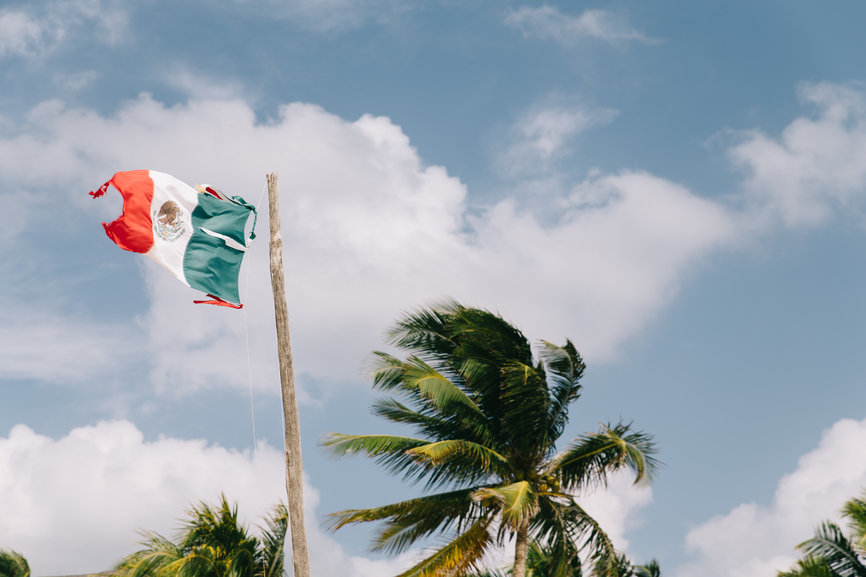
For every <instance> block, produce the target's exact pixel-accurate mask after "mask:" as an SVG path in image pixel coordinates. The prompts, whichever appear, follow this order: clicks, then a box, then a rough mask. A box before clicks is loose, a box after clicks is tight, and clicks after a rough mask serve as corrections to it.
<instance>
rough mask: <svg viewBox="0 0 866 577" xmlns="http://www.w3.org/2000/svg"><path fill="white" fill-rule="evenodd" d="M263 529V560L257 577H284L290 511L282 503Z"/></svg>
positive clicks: (258, 564)
mask: <svg viewBox="0 0 866 577" xmlns="http://www.w3.org/2000/svg"><path fill="white" fill-rule="evenodd" d="M265 522H266V526H265V527H263V528H262V540H261V543H262V551H261V559H260V560H259V563H257V566H256V574H255V575H256V577H282V576H283V573H285V545H286V534H287V533H288V531H289V510H288V509H287V508H286V506H285V505H283V504H282V503H280V504H278V505H277V506H276V507H274V510H273V511H272V512H271V514H270V515H269V516H268V517H267V518H266V519H265Z"/></svg>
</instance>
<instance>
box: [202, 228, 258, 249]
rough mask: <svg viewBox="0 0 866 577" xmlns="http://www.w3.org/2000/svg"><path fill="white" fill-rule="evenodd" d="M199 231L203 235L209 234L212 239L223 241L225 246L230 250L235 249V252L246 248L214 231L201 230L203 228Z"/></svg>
mask: <svg viewBox="0 0 866 577" xmlns="http://www.w3.org/2000/svg"><path fill="white" fill-rule="evenodd" d="M199 230H200V231H202V232H203V233H205V234H209V235H211V236H213V237H216V238H221V239H223V241H225V243H226V245H227V246H229V247H231V248H233V249H235V250H244V251H245V250H247V247H245V246H244V245H242V244H241V243H239V242H238V241H236V240H235V239H233V238H229V237H227V236H226V235H224V234H220V233H218V232H214V231H212V230H208V229H206V228H203V227H199Z"/></svg>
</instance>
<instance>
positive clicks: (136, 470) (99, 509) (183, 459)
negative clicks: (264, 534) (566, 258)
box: [0, 421, 651, 577]
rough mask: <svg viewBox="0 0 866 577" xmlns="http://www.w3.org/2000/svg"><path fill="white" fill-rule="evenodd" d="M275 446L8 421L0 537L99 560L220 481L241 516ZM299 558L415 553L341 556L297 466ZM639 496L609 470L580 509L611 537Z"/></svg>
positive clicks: (317, 563)
mask: <svg viewBox="0 0 866 577" xmlns="http://www.w3.org/2000/svg"><path fill="white" fill-rule="evenodd" d="M283 463H284V462H283V455H282V452H281V451H279V450H277V449H275V448H273V447H271V446H269V445H267V444H266V443H260V444H259V447H258V455H257V457H256V458H254V456H253V454H252V451H249V450H246V451H243V452H238V451H234V450H229V449H225V448H223V447H220V446H218V445H208V444H207V443H206V442H205V441H200V440H181V439H172V438H164V437H161V438H159V439H158V440H156V441H150V442H149V441H145V440H144V438H143V435H142V434H141V432H140V431H139V430H138V429H137V428H136V427H135V425H133V424H132V423H130V422H128V421H113V422H102V423H99V424H97V425H93V426H88V427H80V428H77V429H73V430H72V431H71V432H70V433H69V434H68V435H66V436H65V437H62V438H60V439H58V440H53V439H51V438H49V437H45V436H42V435H38V434H36V433H35V432H34V431H33V430H31V429H30V428H28V427H27V426H25V425H16V426H15V427H13V429H12V430H11V431H10V433H9V435H8V437H5V438H4V437H0V510H2V511H3V516H2V517H0V542H2V543H3V546H4V547H6V548H12V549H16V550H18V551H20V552H21V553H23V554H24V556H25V557H27V558H28V560H29V561H30V565H31V568H32V570H33V574H34V575H58V574H84V573H92V572H97V571H104V570H107V569H109V568H110V567H112V566H113V564H114V563H116V562H117V561H119V560H120V559H121V558H122V557H124V556H125V555H128V554H129V553H131V552H133V551H135V550H136V549H137V548H138V547H137V545H136V541H138V539H139V535H138V534H137V533H136V530H137V529H146V530H149V531H156V532H158V533H160V534H162V535H165V536H169V537H170V536H173V535H174V531H175V530H176V529H177V528H178V519H179V518H181V517H182V516H183V511H185V510H186V509H187V508H188V507H189V506H190V505H191V504H193V503H197V502H199V501H202V500H203V501H205V502H209V503H213V502H215V501H216V499H217V498H218V496H219V494H220V493H225V494H226V496H227V497H228V498H229V500H230V501H236V502H238V503H239V513H240V518H241V521H242V522H243V523H245V524H246V525H248V526H252V527H253V529H254V530H255V524H256V523H259V522H261V518H262V516H263V515H265V514H266V513H267V511H268V510H269V509H270V507H271V506H273V505H274V504H275V503H277V502H278V501H281V500H282V501H285V499H284V496H285V484H284V483H285V469H284V464H283ZM304 496H305V515H306V520H307V532H308V543H309V547H310V557H311V570H312V572H313V574H314V575H320V576H321V577H344V576H347V575H348V576H351V577H388V576H390V575H394V574H397V573H399V572H400V571H402V570H404V569H406V568H408V567H409V566H410V565H411V564H412V563H413V561H414V560H415V559H416V558H417V556H418V555H419V554H420V552H419V551H417V550H412V551H409V552H407V553H405V554H402V555H400V556H398V557H395V558H394V559H389V560H373V559H368V558H365V557H359V556H352V555H349V554H348V553H346V552H345V551H344V550H343V549H342V547H341V546H340V545H339V544H338V543H337V542H336V541H335V540H334V539H333V538H332V537H331V536H330V535H328V534H326V533H324V532H323V531H322V530H321V529H320V528H319V526H318V523H317V521H316V519H317V515H316V513H317V511H316V507H317V506H318V504H319V495H318V492H317V491H316V489H315V488H314V487H312V486H311V485H310V484H309V479H306V478H305V484H304ZM650 499H651V493H649V491H635V490H634V489H632V488H631V487H630V486H629V485H628V484H627V483H624V482H620V480H619V479H615V480H614V482H613V483H612V486H611V490H610V491H608V492H606V493H597V494H594V495H592V496H591V497H589V498H588V499H587V509H588V510H590V511H591V512H592V513H593V514H595V515H597V518H598V519H599V520H600V521H604V522H606V523H608V525H609V526H610V527H611V529H610V531H611V536H612V537H613V538H614V539H615V542H616V543H617V545H620V544H623V545H624V544H625V543H626V541H625V540H624V537H623V532H624V530H625V523H626V517H628V516H629V515H630V514H631V513H632V512H633V511H634V510H636V509H639V508H640V507H641V506H643V505H644V504H646V503H647V502H648V501H649V500H650Z"/></svg>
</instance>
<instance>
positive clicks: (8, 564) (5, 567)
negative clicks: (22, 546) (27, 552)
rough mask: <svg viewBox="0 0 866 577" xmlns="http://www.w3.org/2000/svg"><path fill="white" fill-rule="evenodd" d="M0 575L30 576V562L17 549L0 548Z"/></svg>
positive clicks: (8, 576)
mask: <svg viewBox="0 0 866 577" xmlns="http://www.w3.org/2000/svg"><path fill="white" fill-rule="evenodd" d="M0 577H30V564H29V563H27V559H25V558H24V555H22V554H21V553H19V552H18V551H12V550H10V549H0Z"/></svg>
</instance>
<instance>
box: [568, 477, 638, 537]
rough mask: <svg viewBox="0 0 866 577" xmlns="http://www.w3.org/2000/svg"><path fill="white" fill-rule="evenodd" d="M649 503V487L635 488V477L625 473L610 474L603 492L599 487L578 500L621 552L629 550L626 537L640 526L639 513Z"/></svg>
mask: <svg viewBox="0 0 866 577" xmlns="http://www.w3.org/2000/svg"><path fill="white" fill-rule="evenodd" d="M652 501H653V493H652V488H651V487H649V486H645V487H641V486H636V485H635V484H634V476H630V475H629V474H627V473H622V474H617V475H613V476H612V477H611V478H610V480H609V483H608V487H607V488H606V489H605V488H603V487H599V488H598V489H596V490H594V491H592V492H589V493H588V494H587V495H585V496H579V497H578V503H580V505H581V507H583V508H584V509H585V510H586V512H587V513H589V514H590V515H591V516H592V517H593V518H594V519H595V520H596V521H598V524H599V525H600V526H601V527H602V528H604V531H605V532H606V533H607V534H608V536H609V537H610V539H611V541H613V544H614V547H616V549H617V550H618V551H623V552H627V551H628V545H629V543H628V539H626V534H627V533H628V532H629V531H630V530H632V529H635V528H637V527H638V526H639V525H640V524H641V523H642V520H641V518H640V510H641V509H643V508H644V507H646V506H647V505H649V504H650V503H652Z"/></svg>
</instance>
